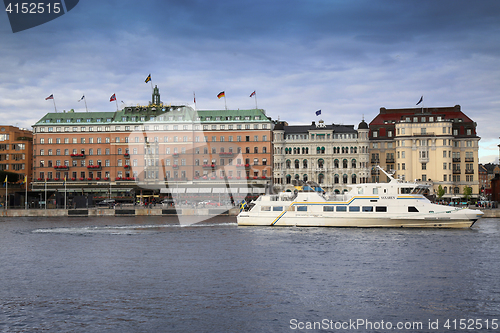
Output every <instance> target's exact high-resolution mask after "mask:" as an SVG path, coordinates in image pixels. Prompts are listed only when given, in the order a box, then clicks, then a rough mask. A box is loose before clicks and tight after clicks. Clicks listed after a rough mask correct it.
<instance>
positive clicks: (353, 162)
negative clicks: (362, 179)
mask: <svg viewBox="0 0 500 333" xmlns="http://www.w3.org/2000/svg"><path fill="white" fill-rule="evenodd" d="M351 168H353V169H356V160H355V159H353V160H352V161H351Z"/></svg>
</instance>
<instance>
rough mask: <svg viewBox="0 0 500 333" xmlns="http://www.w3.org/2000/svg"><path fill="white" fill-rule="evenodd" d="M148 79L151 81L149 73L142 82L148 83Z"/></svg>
mask: <svg viewBox="0 0 500 333" xmlns="http://www.w3.org/2000/svg"><path fill="white" fill-rule="evenodd" d="M149 81H151V74H149V75H148V77H147V78H146V80H145V81H144V82H146V83H148V82H149Z"/></svg>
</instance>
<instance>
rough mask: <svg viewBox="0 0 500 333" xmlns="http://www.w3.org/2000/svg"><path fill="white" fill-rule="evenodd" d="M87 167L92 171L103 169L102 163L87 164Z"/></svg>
mask: <svg viewBox="0 0 500 333" xmlns="http://www.w3.org/2000/svg"><path fill="white" fill-rule="evenodd" d="M87 169H89V170H91V171H94V170H96V171H99V170H102V167H101V166H100V165H87Z"/></svg>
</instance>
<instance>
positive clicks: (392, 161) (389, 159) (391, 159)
mask: <svg viewBox="0 0 500 333" xmlns="http://www.w3.org/2000/svg"><path fill="white" fill-rule="evenodd" d="M385 163H394V159H393V158H387V159H386V160H385Z"/></svg>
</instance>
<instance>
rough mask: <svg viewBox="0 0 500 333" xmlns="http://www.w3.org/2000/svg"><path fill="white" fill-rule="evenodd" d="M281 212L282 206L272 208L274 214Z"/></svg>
mask: <svg viewBox="0 0 500 333" xmlns="http://www.w3.org/2000/svg"><path fill="white" fill-rule="evenodd" d="M282 210H283V206H274V207H273V211H275V212H281V211H282Z"/></svg>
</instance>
